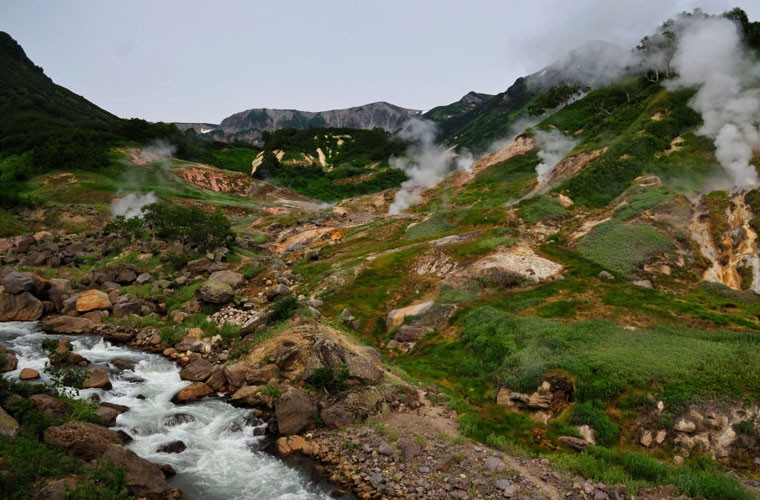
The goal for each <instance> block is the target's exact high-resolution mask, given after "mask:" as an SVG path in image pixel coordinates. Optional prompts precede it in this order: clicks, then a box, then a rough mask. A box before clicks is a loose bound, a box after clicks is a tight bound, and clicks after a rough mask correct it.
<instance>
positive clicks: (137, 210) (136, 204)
mask: <svg viewBox="0 0 760 500" xmlns="http://www.w3.org/2000/svg"><path fill="white" fill-rule="evenodd" d="M157 202H158V198H157V197H156V195H155V194H153V192H150V193H148V194H137V193H129V194H128V195H126V196H124V197H122V198H116V199H115V200H113V201H112V202H111V216H113V217H116V216H119V215H121V216H124V217H125V218H127V219H131V218H133V217H140V216H141V215H142V212H143V209H144V208H145V207H146V206H148V205H152V204H153V203H157Z"/></svg>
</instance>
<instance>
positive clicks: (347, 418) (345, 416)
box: [320, 403, 355, 429]
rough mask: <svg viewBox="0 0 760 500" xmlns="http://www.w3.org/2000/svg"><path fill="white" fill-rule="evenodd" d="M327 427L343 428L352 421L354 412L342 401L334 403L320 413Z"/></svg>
mask: <svg viewBox="0 0 760 500" xmlns="http://www.w3.org/2000/svg"><path fill="white" fill-rule="evenodd" d="M320 416H321V417H322V422H324V424H325V427H327V428H328V429H343V428H345V427H348V426H349V425H351V424H352V423H354V419H355V417H354V413H353V411H351V409H350V408H349V407H348V406H346V405H345V404H343V403H337V404H334V405H332V406H330V407H328V408H325V409H324V410H322V412H321V413H320Z"/></svg>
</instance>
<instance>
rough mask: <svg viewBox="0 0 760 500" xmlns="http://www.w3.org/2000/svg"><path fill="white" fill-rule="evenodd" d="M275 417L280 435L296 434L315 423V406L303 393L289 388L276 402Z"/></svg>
mask: <svg viewBox="0 0 760 500" xmlns="http://www.w3.org/2000/svg"><path fill="white" fill-rule="evenodd" d="M275 417H276V418H277V427H278V428H279V431H280V434H282V435H284V436H289V435H291V434H297V433H299V432H301V431H302V430H305V429H307V428H309V427H311V426H313V425H314V424H315V423H316V421H317V406H316V405H315V404H314V403H313V402H312V401H311V399H309V396H308V395H307V394H306V393H305V392H304V391H302V390H300V389H296V388H295V387H291V388H290V389H288V391H287V392H286V393H285V394H283V395H282V397H280V399H278V400H277V402H276V404H275Z"/></svg>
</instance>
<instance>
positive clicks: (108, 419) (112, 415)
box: [95, 406, 119, 427]
mask: <svg viewBox="0 0 760 500" xmlns="http://www.w3.org/2000/svg"><path fill="white" fill-rule="evenodd" d="M95 416H96V417H97V418H98V421H99V422H100V423H101V424H103V425H105V426H106V427H113V426H114V425H116V417H118V416H119V411H117V410H115V409H113V408H109V407H107V406H100V407H99V408H98V409H97V410H95Z"/></svg>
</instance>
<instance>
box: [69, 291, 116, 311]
mask: <svg viewBox="0 0 760 500" xmlns="http://www.w3.org/2000/svg"><path fill="white" fill-rule="evenodd" d="M110 308H111V299H110V297H109V296H108V294H107V293H105V292H101V291H100V290H87V291H85V292H82V293H80V294H79V298H78V299H77V302H76V310H77V312H78V313H85V312H88V311H99V310H102V309H110Z"/></svg>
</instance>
